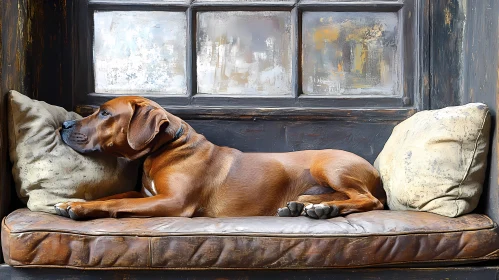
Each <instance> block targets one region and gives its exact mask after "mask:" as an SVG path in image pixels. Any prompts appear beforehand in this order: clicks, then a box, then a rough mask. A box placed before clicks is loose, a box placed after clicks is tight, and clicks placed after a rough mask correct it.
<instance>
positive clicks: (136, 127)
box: [127, 102, 168, 151]
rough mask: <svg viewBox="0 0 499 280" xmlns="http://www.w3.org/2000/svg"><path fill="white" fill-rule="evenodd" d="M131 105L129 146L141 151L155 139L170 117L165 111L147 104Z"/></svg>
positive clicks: (128, 134)
mask: <svg viewBox="0 0 499 280" xmlns="http://www.w3.org/2000/svg"><path fill="white" fill-rule="evenodd" d="M130 105H131V106H132V109H133V114H132V117H131V118H130V123H129V124H128V133H127V140H128V145H130V147H131V148H132V149H134V150H136V151H140V150H142V149H144V148H145V147H146V146H147V144H149V143H150V142H151V141H152V140H153V139H154V137H155V136H156V135H157V134H158V132H159V130H160V127H161V125H163V124H164V123H167V122H168V117H167V116H166V113H165V111H164V110H162V109H158V108H155V107H153V106H151V105H149V104H147V103H146V102H141V103H136V104H130Z"/></svg>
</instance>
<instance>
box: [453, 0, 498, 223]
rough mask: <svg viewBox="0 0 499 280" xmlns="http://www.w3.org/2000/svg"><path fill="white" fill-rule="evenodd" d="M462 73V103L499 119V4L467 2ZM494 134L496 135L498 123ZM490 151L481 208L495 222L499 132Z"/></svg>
mask: <svg viewBox="0 0 499 280" xmlns="http://www.w3.org/2000/svg"><path fill="white" fill-rule="evenodd" d="M466 8H467V13H466V25H465V41H464V46H463V47H464V50H463V51H464V57H465V60H464V62H463V67H462V69H461V73H462V79H463V81H462V86H463V93H462V94H463V95H462V97H461V103H462V104H465V103H469V102H482V103H485V104H487V105H488V106H489V108H490V110H491V114H492V116H493V118H494V119H496V118H497V107H496V106H497V105H496V104H497V100H498V96H497V94H496V93H497V92H498V90H499V88H498V87H497V75H496V71H497V65H498V63H499V62H498V55H497V52H496V51H495V50H497V49H499V40H498V39H499V31H498V27H499V26H498V21H499V1H497V0H468V1H467V3H466ZM492 131H496V132H497V122H495V128H493V130H492ZM490 143H491V146H490V152H489V166H488V172H487V174H488V178H486V182H485V184H484V186H485V188H484V191H483V194H482V201H481V203H482V204H481V207H482V209H485V213H486V214H487V215H489V216H490V217H491V218H492V219H494V221H496V222H499V184H498V157H497V133H493V135H492V138H491V142H490Z"/></svg>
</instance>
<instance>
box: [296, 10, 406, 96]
mask: <svg viewBox="0 0 499 280" xmlns="http://www.w3.org/2000/svg"><path fill="white" fill-rule="evenodd" d="M397 34H398V17H397V13H391V12H305V13H304V14H303V32H302V36H303V40H302V44H303V56H302V65H303V66H302V69H303V70H302V71H303V77H302V78H303V80H302V81H303V93H304V94H310V95H348V96H350V95H357V96H358V95H383V96H385V95H387V96H394V95H400V92H398V91H397V87H398V77H399V71H400V70H399V64H400V62H399V56H398V51H397V42H398V40H397Z"/></svg>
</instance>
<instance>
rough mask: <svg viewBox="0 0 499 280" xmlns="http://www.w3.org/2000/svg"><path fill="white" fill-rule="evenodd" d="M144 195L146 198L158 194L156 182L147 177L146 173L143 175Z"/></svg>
mask: <svg viewBox="0 0 499 280" xmlns="http://www.w3.org/2000/svg"><path fill="white" fill-rule="evenodd" d="M142 194H143V195H144V196H155V195H157V194H158V191H157V190H156V186H155V184H154V180H153V179H151V178H150V177H149V176H147V174H146V173H145V172H144V174H143V175H142Z"/></svg>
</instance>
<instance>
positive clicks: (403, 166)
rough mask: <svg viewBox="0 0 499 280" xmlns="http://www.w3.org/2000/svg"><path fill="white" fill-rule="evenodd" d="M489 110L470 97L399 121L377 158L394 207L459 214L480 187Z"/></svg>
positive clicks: (467, 208) (476, 197) (471, 207)
mask: <svg viewBox="0 0 499 280" xmlns="http://www.w3.org/2000/svg"><path fill="white" fill-rule="evenodd" d="M489 133H490V114H489V109H488V108H487V106H486V105H485V104H481V103H471V104H467V105H463V106H457V107H448V108H444V109H440V110H432V111H422V112H419V113H416V114H415V115H414V116H412V117H410V118H409V119H407V120H405V121H403V122H402V123H400V124H398V125H397V126H396V127H395V128H394V129H393V132H392V135H391V136H390V138H389V139H388V141H387V142H386V144H385V146H384V148H383V150H382V151H381V153H380V154H379V156H378V158H377V159H376V161H375V163H374V166H375V167H376V168H377V169H378V171H379V172H380V174H381V178H382V181H383V185H384V188H385V190H386V193H387V198H388V206H389V208H390V209H392V210H414V211H427V212H433V213H436V214H440V215H444V216H448V217H456V216H459V215H463V214H466V213H469V212H471V211H473V210H474V209H475V207H476V206H477V204H478V200H479V198H480V195H481V193H482V185H483V181H484V179H485V169H486V166H487V153H488V147H489Z"/></svg>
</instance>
